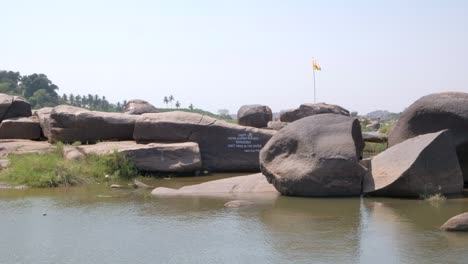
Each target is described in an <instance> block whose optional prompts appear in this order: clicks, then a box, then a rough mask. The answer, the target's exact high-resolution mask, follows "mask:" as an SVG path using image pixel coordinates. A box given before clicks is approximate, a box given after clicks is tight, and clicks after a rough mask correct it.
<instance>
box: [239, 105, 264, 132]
mask: <svg viewBox="0 0 468 264" xmlns="http://www.w3.org/2000/svg"><path fill="white" fill-rule="evenodd" d="M272 118H273V113H272V112H271V109H270V107H268V106H266V105H243V106H242V107H241V108H240V109H239V111H237V120H238V122H239V125H242V126H251V127H257V128H261V127H266V126H267V125H268V122H269V121H271V120H272Z"/></svg>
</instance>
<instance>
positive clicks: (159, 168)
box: [64, 141, 202, 173]
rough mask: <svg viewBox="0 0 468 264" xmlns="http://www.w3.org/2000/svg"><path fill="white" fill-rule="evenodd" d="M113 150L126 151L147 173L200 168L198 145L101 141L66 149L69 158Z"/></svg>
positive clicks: (193, 170) (102, 153) (65, 154)
mask: <svg viewBox="0 0 468 264" xmlns="http://www.w3.org/2000/svg"><path fill="white" fill-rule="evenodd" d="M114 151H117V152H120V153H124V154H125V155H127V156H128V157H129V158H131V159H132V160H133V161H134V162H135V167H136V168H137V169H138V170H140V171H146V172H177V173H184V172H195V171H197V170H201V168H202V166H201V165H202V163H201V156H200V149H199V148H198V144H197V143H194V142H184V143H165V144H164V143H151V144H137V143H136V142H134V141H118V142H100V143H97V144H95V145H81V146H69V147H66V148H65V149H64V156H65V158H67V159H81V158H84V157H85V156H86V155H89V154H96V155H105V154H110V153H112V152H114Z"/></svg>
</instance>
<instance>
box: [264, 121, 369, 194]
mask: <svg viewBox="0 0 468 264" xmlns="http://www.w3.org/2000/svg"><path fill="white" fill-rule="evenodd" d="M363 148H364V141H363V139H362V134H361V126H360V124H359V121H358V120H356V119H354V118H351V117H348V116H343V115H336V114H321V115H314V116H310V117H306V118H303V119H300V120H298V121H296V122H293V123H291V124H289V125H287V126H286V127H284V128H283V129H281V130H280V131H278V132H277V133H276V134H275V135H274V136H273V137H272V138H271V140H270V141H269V142H268V143H267V145H266V146H265V147H264V148H263V149H262V151H261V152H260V167H261V170H262V172H263V174H265V176H266V177H267V179H268V181H269V182H270V183H272V184H273V185H274V186H275V187H276V189H277V190H278V191H279V192H280V193H281V194H283V195H291V196H357V195H360V194H361V180H362V177H363V175H364V173H365V171H366V170H365V169H364V168H363V167H362V166H361V165H360V164H359V160H360V158H361V156H362V151H363Z"/></svg>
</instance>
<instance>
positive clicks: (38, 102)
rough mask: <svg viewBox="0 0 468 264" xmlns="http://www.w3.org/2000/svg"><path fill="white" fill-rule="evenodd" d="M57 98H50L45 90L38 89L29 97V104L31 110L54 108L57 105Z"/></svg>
mask: <svg viewBox="0 0 468 264" xmlns="http://www.w3.org/2000/svg"><path fill="white" fill-rule="evenodd" d="M58 101H59V98H58V97H57V96H52V95H51V94H50V93H49V92H47V91H46V90H45V89H39V90H37V91H35V92H34V94H33V95H32V96H31V97H29V103H30V104H31V107H32V108H42V107H47V106H56V105H58Z"/></svg>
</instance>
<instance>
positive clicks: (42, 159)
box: [0, 144, 138, 188]
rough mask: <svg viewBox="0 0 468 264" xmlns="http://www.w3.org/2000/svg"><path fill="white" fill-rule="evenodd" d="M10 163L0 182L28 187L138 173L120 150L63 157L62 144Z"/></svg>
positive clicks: (11, 158) (12, 157)
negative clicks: (50, 150) (104, 153)
mask: <svg viewBox="0 0 468 264" xmlns="http://www.w3.org/2000/svg"><path fill="white" fill-rule="evenodd" d="M9 158H10V166H9V167H8V168H7V169H4V170H2V171H0V181H5V182H8V183H10V184H16V185H27V186H30V187H38V188H43V187H57V186H73V185H79V184H82V183H89V182H100V181H104V180H105V175H109V176H110V178H111V179H122V180H129V179H132V178H135V177H137V176H138V172H137V170H136V168H135V166H134V164H133V162H132V161H131V160H130V159H128V158H127V157H126V156H125V155H123V154H121V153H117V152H114V153H112V154H109V155H102V156H98V155H89V156H87V157H86V158H85V159H83V160H80V161H70V160H66V159H64V158H63V145H62V144H57V148H56V151H55V152H52V153H42V154H38V153H32V154H23V155H12V156H10V157H9Z"/></svg>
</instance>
